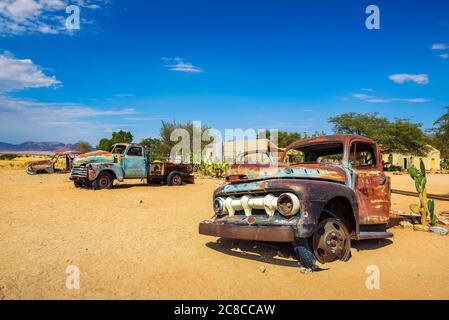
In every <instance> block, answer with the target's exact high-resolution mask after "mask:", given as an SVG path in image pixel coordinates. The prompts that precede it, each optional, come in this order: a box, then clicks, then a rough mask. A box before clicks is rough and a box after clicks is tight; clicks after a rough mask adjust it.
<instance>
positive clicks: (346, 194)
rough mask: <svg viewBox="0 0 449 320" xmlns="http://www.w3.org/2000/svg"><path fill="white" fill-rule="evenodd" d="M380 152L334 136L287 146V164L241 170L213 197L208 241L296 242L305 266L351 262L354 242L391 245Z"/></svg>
mask: <svg viewBox="0 0 449 320" xmlns="http://www.w3.org/2000/svg"><path fill="white" fill-rule="evenodd" d="M381 159H382V158H381V153H380V149H379V147H378V145H377V144H376V143H375V142H374V141H372V140H370V139H368V138H365V137H361V136H356V135H331V136H325V137H318V138H312V139H308V140H302V141H298V142H296V143H293V144H291V145H290V146H288V147H287V149H286V151H285V152H284V155H283V157H282V161H281V163H276V164H273V163H271V164H265V163H263V164H261V163H258V164H235V165H233V166H232V167H231V169H230V171H229V173H228V176H227V178H226V179H227V181H228V182H227V183H226V184H225V185H223V186H221V187H219V188H218V189H217V190H216V191H215V192H214V195H213V209H214V217H213V218H212V220H207V221H204V222H202V223H200V225H199V232H200V234H203V235H208V236H215V237H222V238H231V239H240V240H253V241H269V242H291V243H293V246H294V249H295V252H296V254H297V256H298V259H299V261H300V263H301V265H302V266H304V267H306V268H312V269H315V268H317V266H316V264H315V262H316V260H318V261H319V262H320V263H328V262H332V261H335V260H338V259H340V260H342V261H347V260H349V259H350V257H351V240H365V239H385V238H390V237H392V236H393V234H391V233H389V232H387V231H386V227H387V224H388V222H389V214H390V180H389V178H388V177H386V176H385V174H384V172H383V169H382V161H381Z"/></svg>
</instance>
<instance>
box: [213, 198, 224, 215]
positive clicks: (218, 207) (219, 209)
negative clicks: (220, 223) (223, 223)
mask: <svg viewBox="0 0 449 320" xmlns="http://www.w3.org/2000/svg"><path fill="white" fill-rule="evenodd" d="M226 211H227V210H226V207H225V200H224V199H223V198H216V199H215V200H214V212H215V214H216V215H222V214H224V213H226Z"/></svg>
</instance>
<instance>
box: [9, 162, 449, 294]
mask: <svg viewBox="0 0 449 320" xmlns="http://www.w3.org/2000/svg"><path fill="white" fill-rule="evenodd" d="M0 177H1V179H0V191H1V192H0V248H1V250H0V298H3V299H394V298H399V299H428V298H430V299H437V298H442V299H448V298H449V237H448V236H439V235H436V234H433V233H423V232H413V231H408V230H402V229H398V228H394V229H392V231H393V232H394V234H395V238H394V239H393V240H392V241H382V242H377V241H372V242H364V243H354V245H353V250H352V251H353V257H352V259H351V260H350V261H349V262H347V263H343V262H335V263H332V264H327V265H325V266H324V267H326V268H329V269H328V270H326V271H322V272H316V273H307V274H302V273H300V272H299V267H298V264H297V262H296V261H295V260H294V259H293V258H292V254H293V251H292V249H291V247H290V246H289V245H287V244H286V245H270V244H257V243H249V242H235V243H234V245H233V243H232V242H231V241H221V243H218V242H217V239H215V238H211V237H205V236H200V235H199V234H198V231H197V229H198V222H200V221H201V220H203V219H207V218H209V217H210V216H211V195H212V191H213V190H214V188H215V187H216V186H217V184H218V183H220V182H219V181H217V180H208V179H200V180H198V181H197V184H195V185H186V186H182V187H166V186H147V185H144V184H135V181H134V184H120V185H117V186H116V187H115V188H114V189H113V190H106V191H91V190H79V189H75V188H74V186H73V184H72V183H71V182H70V181H69V180H68V176H67V175H42V176H28V175H26V174H25V173H24V172H23V171H21V170H20V171H18V170H0ZM392 180H393V187H394V188H398V189H410V187H409V186H410V180H409V178H408V177H407V176H405V175H404V176H393V177H392ZM448 186H449V176H448V175H440V176H437V175H436V176H431V177H430V182H429V189H430V191H431V192H433V193H441V194H447V193H448V192H449V187H448ZM410 190H413V189H412V188H411V189H410ZM141 200H142V203H140V201H141ZM392 201H393V208H394V209H401V210H407V208H408V205H409V204H410V203H411V202H414V201H417V198H412V197H405V196H398V195H393V196H392ZM437 209H438V210H439V211H442V210H449V203H448V202H446V203H444V204H443V203H442V202H437ZM69 265H77V266H78V267H79V269H80V271H81V276H80V286H81V288H80V290H68V289H66V287H65V283H66V276H67V275H66V273H65V271H66V268H67V266H69ZM370 265H376V266H378V267H379V268H380V272H381V278H380V290H368V289H366V286H365V281H366V278H367V276H368V275H367V274H366V273H365V270H366V268H367V267H368V266H370ZM262 266H263V267H265V268H266V271H265V273H262V272H261V271H260V268H261V267H262Z"/></svg>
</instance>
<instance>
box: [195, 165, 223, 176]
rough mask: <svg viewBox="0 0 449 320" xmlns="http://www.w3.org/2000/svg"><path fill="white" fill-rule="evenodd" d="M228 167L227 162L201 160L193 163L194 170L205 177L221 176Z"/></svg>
mask: <svg viewBox="0 0 449 320" xmlns="http://www.w3.org/2000/svg"><path fill="white" fill-rule="evenodd" d="M229 167H230V165H229V164H227V163H218V162H212V163H206V162H204V161H202V162H201V163H200V164H196V165H195V172H199V173H200V174H201V175H202V176H205V177H213V178H223V177H224V176H225V175H226V172H227V171H228V170H229Z"/></svg>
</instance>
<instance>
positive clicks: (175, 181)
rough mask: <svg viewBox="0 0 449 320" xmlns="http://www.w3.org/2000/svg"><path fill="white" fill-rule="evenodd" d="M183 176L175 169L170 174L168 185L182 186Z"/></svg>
mask: <svg viewBox="0 0 449 320" xmlns="http://www.w3.org/2000/svg"><path fill="white" fill-rule="evenodd" d="M182 182H183V181H182V176H181V174H180V173H179V172H178V171H173V172H170V173H169V174H168V177H167V185H168V186H180V185H182Z"/></svg>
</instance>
